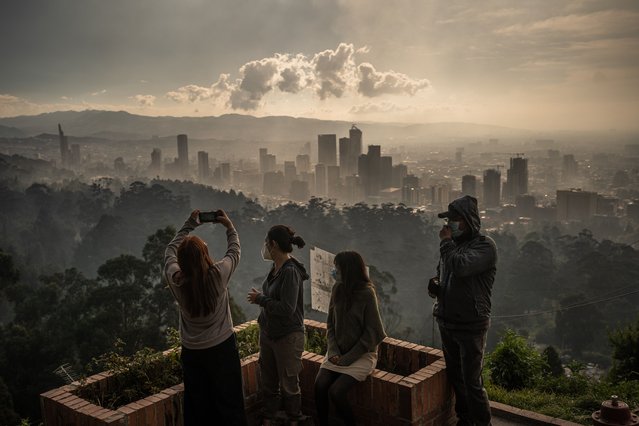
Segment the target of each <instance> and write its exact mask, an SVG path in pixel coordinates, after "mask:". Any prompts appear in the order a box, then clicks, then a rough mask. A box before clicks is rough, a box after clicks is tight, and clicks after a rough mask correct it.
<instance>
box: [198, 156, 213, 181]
mask: <svg viewBox="0 0 639 426" xmlns="http://www.w3.org/2000/svg"><path fill="white" fill-rule="evenodd" d="M209 174H210V168H209V153H208V152H205V151H198V153H197V175H198V177H199V179H200V181H205V180H206V179H208V177H209Z"/></svg>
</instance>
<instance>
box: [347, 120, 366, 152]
mask: <svg viewBox="0 0 639 426" xmlns="http://www.w3.org/2000/svg"><path fill="white" fill-rule="evenodd" d="M348 138H349V139H350V140H351V146H352V153H353V155H354V156H355V158H356V159H357V158H359V156H360V155H361V154H362V147H363V145H362V131H361V130H360V129H358V128H357V126H356V125H354V124H353V125H352V126H351V129H350V130H349V131H348ZM355 161H357V160H355Z"/></svg>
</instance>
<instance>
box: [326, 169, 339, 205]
mask: <svg viewBox="0 0 639 426" xmlns="http://www.w3.org/2000/svg"><path fill="white" fill-rule="evenodd" d="M339 171H340V170H339V166H328V167H326V193H327V195H328V196H329V197H330V198H338V197H339V196H340V195H341V187H342V184H341V181H340V178H339Z"/></svg>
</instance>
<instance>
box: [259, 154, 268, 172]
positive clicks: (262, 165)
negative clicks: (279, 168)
mask: <svg viewBox="0 0 639 426" xmlns="http://www.w3.org/2000/svg"><path fill="white" fill-rule="evenodd" d="M267 155H268V149H267V148H260V173H266V172H268V171H269V170H266V156H267Z"/></svg>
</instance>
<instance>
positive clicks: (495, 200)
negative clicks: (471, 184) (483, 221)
mask: <svg viewBox="0 0 639 426" xmlns="http://www.w3.org/2000/svg"><path fill="white" fill-rule="evenodd" d="M500 203H501V173H500V172H499V170H495V169H488V170H484V206H485V207H487V208H493V207H499V205H500Z"/></svg>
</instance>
